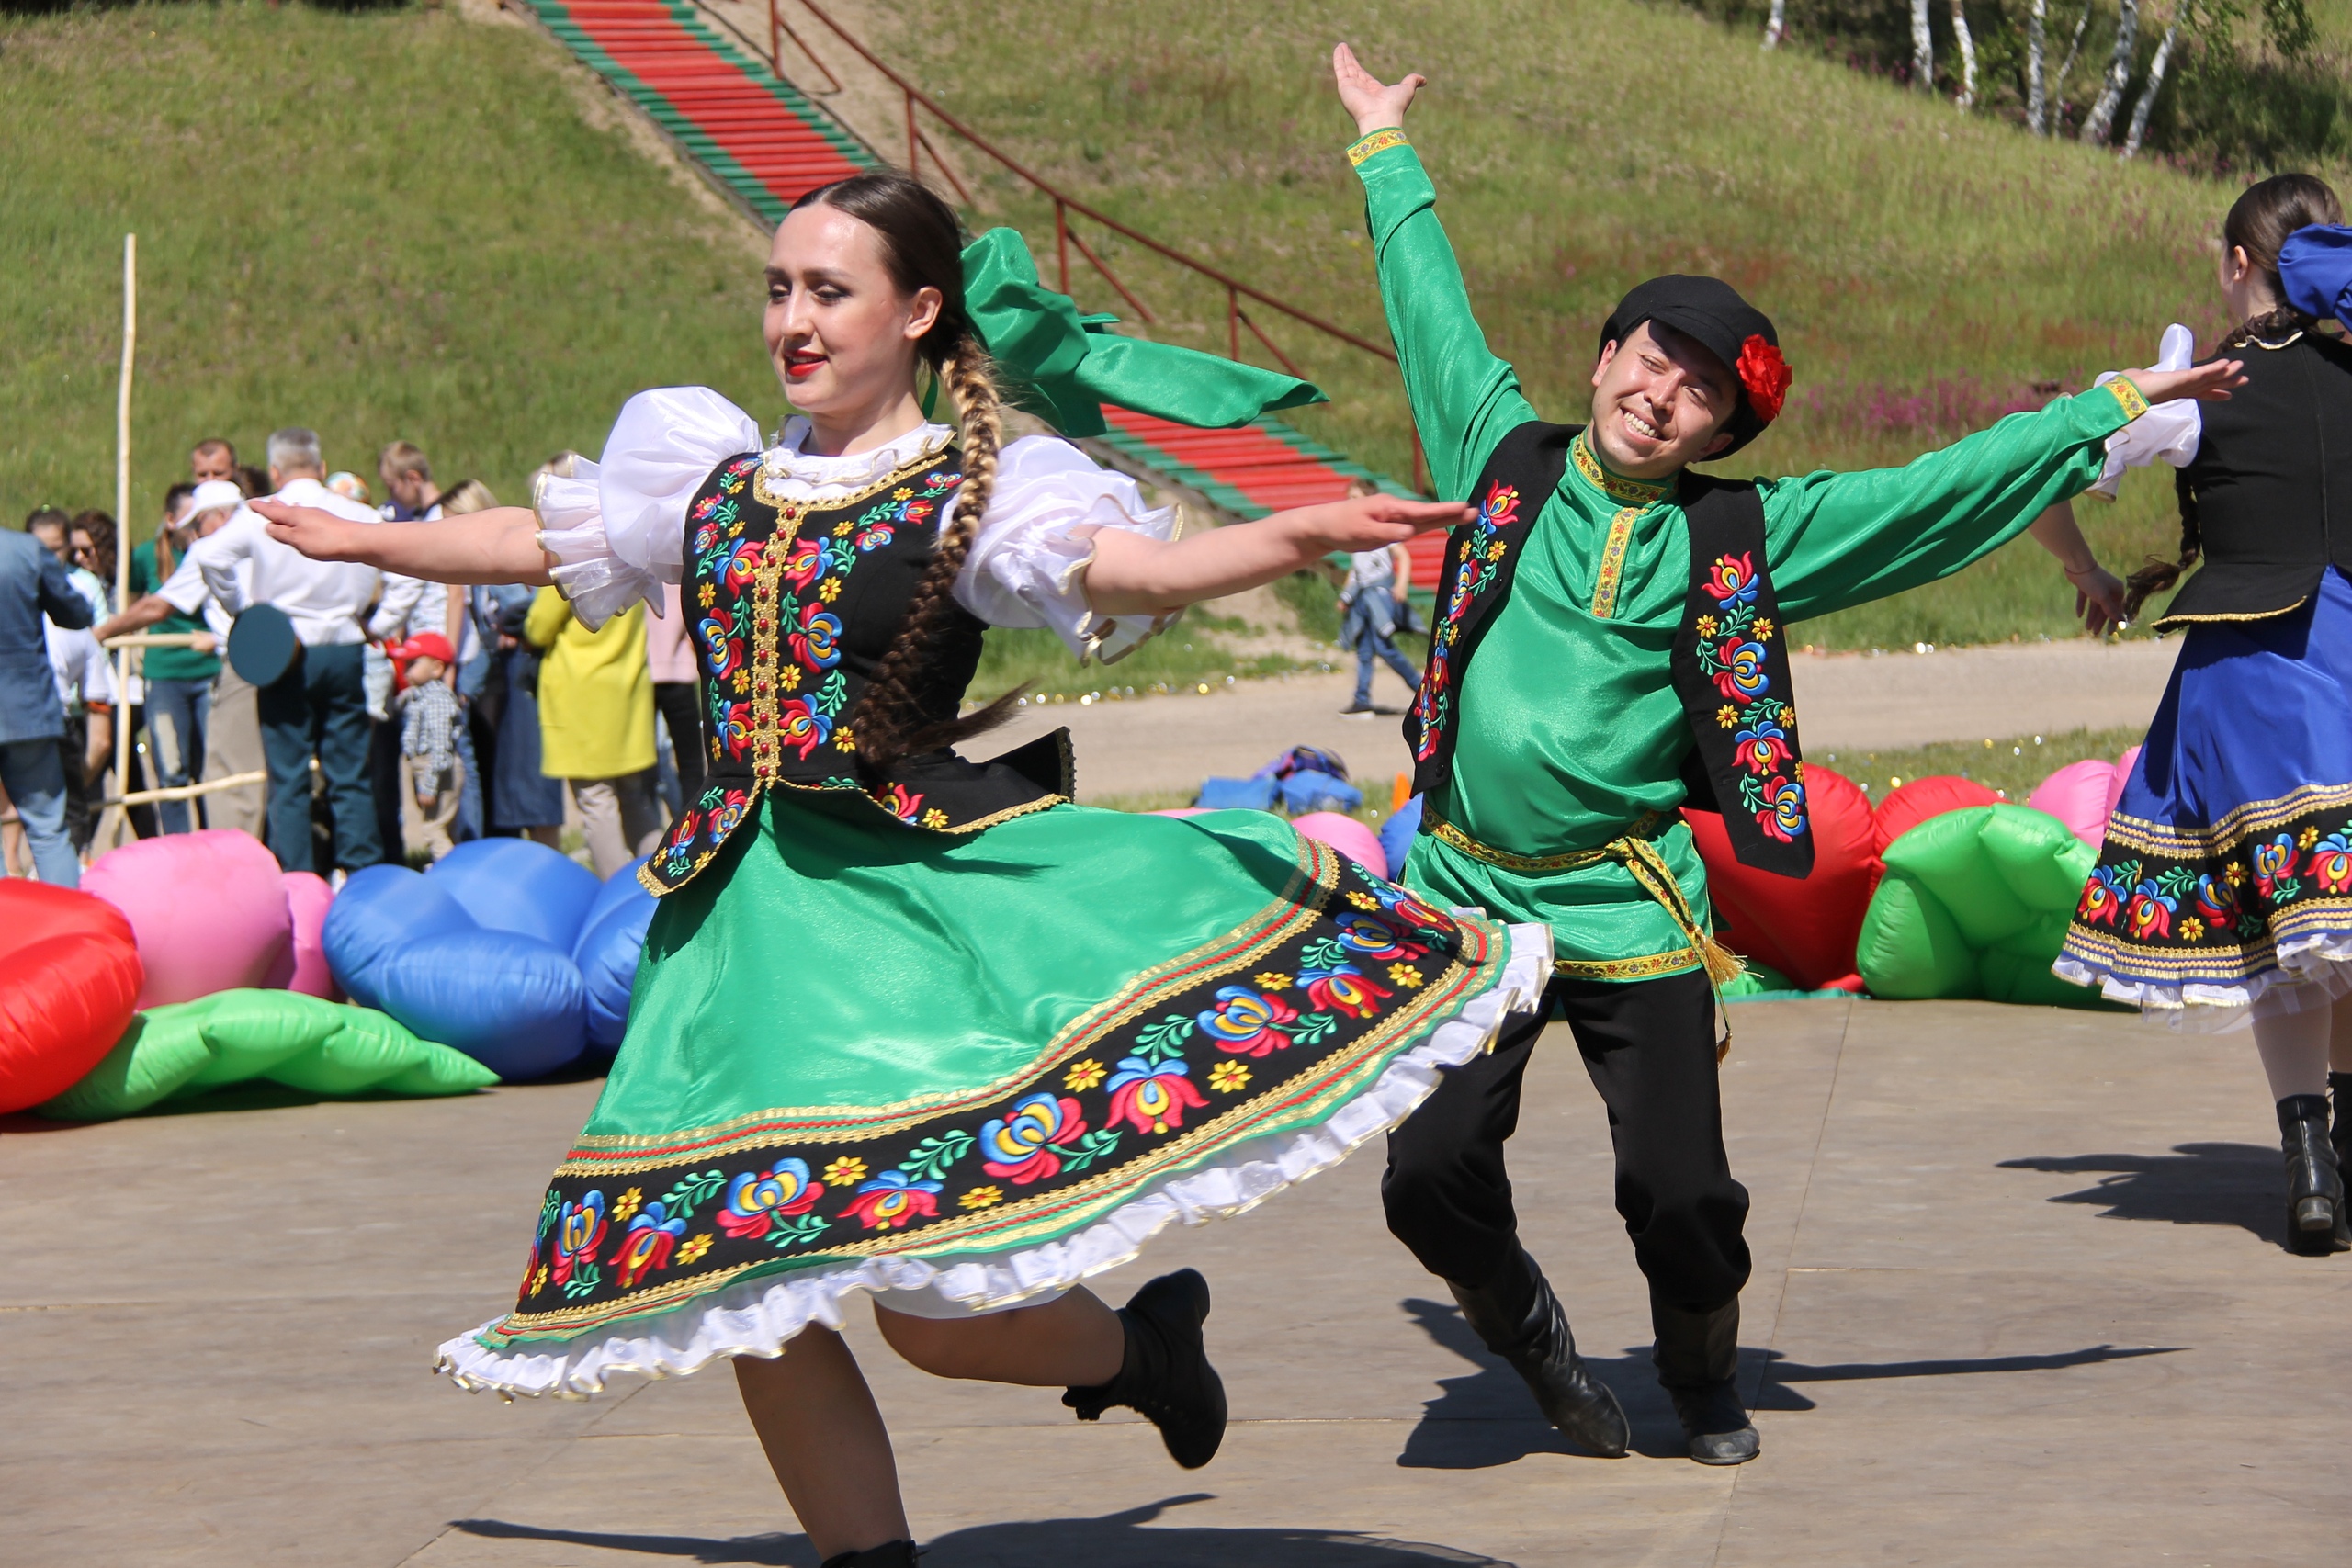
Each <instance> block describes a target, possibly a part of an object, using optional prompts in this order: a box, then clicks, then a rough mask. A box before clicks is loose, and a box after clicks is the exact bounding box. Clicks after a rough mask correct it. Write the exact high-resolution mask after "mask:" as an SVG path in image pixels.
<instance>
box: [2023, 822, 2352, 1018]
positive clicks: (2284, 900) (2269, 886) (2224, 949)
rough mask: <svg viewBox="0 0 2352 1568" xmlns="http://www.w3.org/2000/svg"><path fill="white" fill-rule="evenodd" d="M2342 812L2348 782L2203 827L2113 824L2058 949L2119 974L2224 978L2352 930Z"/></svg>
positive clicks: (2351, 841) (2350, 859)
mask: <svg viewBox="0 0 2352 1568" xmlns="http://www.w3.org/2000/svg"><path fill="white" fill-rule="evenodd" d="M2347 807H2352V786H2346V785H2325V786H2322V785H2312V786H2309V787H2307V788H2306V789H2301V790H2297V791H2296V792H2294V794H2292V795H2289V796H2287V797H2286V798H2285V799H2283V800H2278V801H2256V802H2251V803H2249V804H2247V805H2246V806H2243V807H2239V808H2238V809H2237V810H2236V811H2233V812H2232V813H2230V814H2229V816H2227V817H2225V818H2222V823H2221V824H2218V825H2216V826H2215V827H2213V828H2211V829H2205V830H2204V831H2202V832H2198V831H2194V830H2191V831H2186V832H2184V831H2182V830H2179V829H2165V828H2162V827H2160V826H2159V825H2158V824H2155V823H2152V822H2144V821H2141V820H2139V819H2136V818H2116V819H2115V825H2114V826H2110V829H2109V835H2108V840H2107V843H2106V846H2105V847H2104V848H2103V849H2101V850H2100V852H2099V861H2098V865H2097V866H2095V867H2094V868H2093V869H2092V871H2091V874H2090V877H2089V879H2088V880H2087V881H2086V882H2085V883H2084V885H2083V891H2082V896H2081V897H2080V898H2079V899H2078V900H2077V901H2076V903H2075V915H2074V919H2073V921H2072V923H2071V925H2070V926H2069V928H2068V930H2067V932H2066V942H2065V951H2066V952H2067V953H2069V954H2071V955H2073V956H2075V957H2077V958H2082V959H2085V960H2086V961H2088V962H2091V963H2094V964H2099V965H2101V966H2102V967H2105V968H2108V969H2110V970H2112V971H2114V972H2115V973H2116V974H2118V975H2120V976H2132V975H2143V974H2144V975H2157V976H2163V977H2165V978H2167V979H2181V978H2186V979H2189V980H2195V979H2198V978H2210V979H2212V980H2215V981H2219V982H2226V981H2228V980H2232V979H2235V978H2241V977H2243V976H2247V975H2251V974H2254V973H2256V972H2257V971H2259V970H2261V969H2265V968H2268V967H2270V966H2272V965H2273V964H2275V963H2276V962H2277V958H2276V954H2277V950H2278V942H2279V941H2280V940H2282V939H2285V938H2290V937H2300V936H2307V935H2310V934H2312V933H2313V932H2317V931H2352V812H2348V811H2347ZM2119 827H2120V831H2119V830H2118V828H2119ZM2134 840H2139V841H2138V842H2135V841H2134ZM2152 840H2153V841H2154V843H2155V844H2159V845H2161V844H2164V843H2165V842H2167V841H2168V842H2169V843H2170V844H2171V845H2173V846H2177V847H2175V848H2171V849H2166V848H2161V847H2149V845H2150V842H2151V841H2152ZM2102 928H2103V929H2102Z"/></svg>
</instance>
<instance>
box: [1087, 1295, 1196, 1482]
mask: <svg viewBox="0 0 2352 1568" xmlns="http://www.w3.org/2000/svg"><path fill="white" fill-rule="evenodd" d="M1208 1315H1209V1282H1208V1281H1207V1280H1204V1279H1202V1278H1201V1275H1200V1271H1199V1270H1198V1269H1178V1270H1177V1271H1176V1272H1175V1273H1173V1274H1162V1275H1161V1276H1160V1277H1159V1279H1157V1280H1152V1281H1151V1282H1150V1283H1148V1284H1147V1285H1145V1286H1144V1288H1143V1289H1142V1290H1140V1291H1137V1292H1136V1293H1135V1295H1134V1296H1133V1297H1131V1298H1130V1299H1129V1300H1128V1302H1127V1304H1126V1305H1125V1306H1124V1307H1122V1308H1120V1309H1119V1322H1120V1323H1121V1324H1122V1325H1124V1326H1125V1329H1126V1331H1127V1355H1126V1359H1125V1360H1124V1361H1122V1362H1121V1363H1120V1364H1119V1375H1118V1376H1117V1377H1115V1378H1113V1379H1112V1380H1111V1381H1110V1382H1106V1383H1103V1384H1100V1385H1098V1386H1097V1387H1094V1388H1074V1389H1071V1390H1069V1392H1068V1393H1064V1394H1063V1395H1062V1403H1063V1404H1067V1405H1069V1407H1070V1408H1071V1409H1072V1410H1075V1411H1077V1412H1078V1418H1079V1419H1080V1420H1081V1421H1092V1420H1095V1419H1097V1418H1099V1417H1100V1416H1102V1414H1103V1412H1104V1411H1105V1410H1108V1409H1110V1408H1111V1407H1112V1406H1113V1405H1114V1404H1116V1405H1125V1407H1126V1408H1127V1409H1129V1410H1132V1411H1134V1412H1136V1414H1137V1415H1138V1416H1142V1417H1143V1418H1144V1419H1145V1420H1147V1421H1148V1422H1150V1423H1151V1424H1152V1425H1153V1426H1155V1427H1159V1440H1160V1441H1161V1442H1164V1443H1166V1444H1167V1445H1168V1457H1169V1458H1170V1459H1172V1460H1174V1461H1176V1462H1177V1463H1178V1464H1180V1465H1182V1466H1183V1467H1184V1468H1185V1469H1186V1470H1198V1469H1200V1468H1201V1466H1203V1465H1204V1464H1206V1463H1208V1461H1211V1460H1213V1459H1215V1458H1216V1450H1217V1445H1218V1444H1219V1443H1221V1442H1223V1441H1224V1440H1225V1382H1224V1380H1223V1379H1221V1378H1219V1377H1218V1376H1217V1375H1216V1368H1215V1367H1212V1366H1210V1365H1209V1353H1208V1347H1207V1345H1206V1344H1204V1342H1203V1340H1202V1337H1201V1324H1202V1321H1203V1320H1204V1319H1205V1318H1206V1317H1207V1316H1208Z"/></svg>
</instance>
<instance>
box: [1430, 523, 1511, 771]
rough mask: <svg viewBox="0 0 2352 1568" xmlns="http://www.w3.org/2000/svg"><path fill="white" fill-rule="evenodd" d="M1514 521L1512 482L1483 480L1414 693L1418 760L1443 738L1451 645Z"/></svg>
mask: <svg viewBox="0 0 2352 1568" xmlns="http://www.w3.org/2000/svg"><path fill="white" fill-rule="evenodd" d="M1518 521H1519V491H1518V489H1517V487H1515V486H1512V485H1507V484H1504V483H1503V482H1502V481H1501V480H1499V479H1498V480H1496V481H1495V482H1494V483H1492V484H1490V485H1488V486H1487V498H1486V499H1485V500H1484V501H1482V502H1479V503H1478V515H1477V516H1476V518H1474V519H1472V520H1471V522H1470V524H1469V525H1468V527H1469V530H1470V532H1469V536H1468V537H1467V538H1465V539H1464V540H1463V541H1462V543H1461V545H1460V549H1461V559H1460V563H1459V564H1458V565H1457V566H1456V567H1455V569H1454V572H1453V581H1452V582H1450V583H1448V584H1447V585H1446V593H1447V597H1446V602H1445V610H1444V613H1443V614H1442V615H1441V616H1440V617H1439V621H1438V627H1437V635H1436V636H1434V637H1431V638H1430V659H1429V664H1428V666H1427V667H1426V668H1425V669H1423V670H1422V671H1421V683H1420V686H1419V688H1418V689H1417V690H1416V691H1415V692H1414V693H1413V722H1414V724H1415V725H1416V726H1417V727H1418V728H1419V730H1420V734H1419V737H1418V738H1417V739H1416V740H1415V742H1414V746H1413V760H1414V761H1417V762H1426V761H1429V760H1430V758H1431V757H1434V756H1436V755H1437V753H1438V749H1439V748H1440V747H1441V746H1442V745H1443V744H1444V743H1445V730H1446V725H1447V723H1448V722H1449V721H1450V720H1451V719H1452V718H1453V649H1454V646H1455V645H1456V644H1457V643H1459V642H1460V641H1461V640H1462V623H1463V621H1464V618H1465V617H1467V616H1468V615H1469V614H1470V607H1471V606H1472V605H1473V604H1476V603H1477V600H1478V596H1479V595H1480V594H1481V593H1484V592H1486V591H1487V589H1489V588H1491V587H1493V586H1494V584H1495V581H1496V580H1497V579H1498V578H1499V577H1500V576H1501V575H1502V562H1503V557H1504V556H1505V555H1506V554H1508V553H1509V552H1510V546H1509V545H1508V544H1506V543H1504V541H1503V540H1502V539H1501V538H1500V537H1499V535H1500V534H1501V533H1502V531H1503V530H1504V529H1505V528H1508V527H1510V526H1511V525H1513V524H1515V523H1517V522H1518Z"/></svg>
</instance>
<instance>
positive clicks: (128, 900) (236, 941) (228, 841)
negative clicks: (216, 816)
mask: <svg viewBox="0 0 2352 1568" xmlns="http://www.w3.org/2000/svg"><path fill="white" fill-rule="evenodd" d="M82 890H83V891H84V892H85V893H95V894H96V895H97V896H98V897H101V898H103V899H105V900H106V901H107V903H109V904H112V905H113V906H114V907H115V908H118V909H120V910H121V911H122V912H123V915H124V917H125V918H126V919H129V920H130V930H131V934H132V935H134V936H135V937H137V938H138V941H139V959H140V962H141V964H143V965H145V967H146V972H147V982H146V984H145V985H144V986H143V987H141V988H140V992H139V1005H140V1006H141V1007H142V1008H150V1007H161V1006H164V1005H165V1004H167V1003H170V1002H188V1001H194V1000H195V999H196V998H198V997H209V996H210V995H211V994H212V993H213V992H215V991H229V990H235V989H238V988H240V987H266V986H268V985H271V984H272V983H273V979H274V978H275V979H277V980H283V979H284V978H285V977H287V976H290V975H291V974H292V973H293V970H292V967H291V966H290V965H289V964H288V963H287V958H288V953H289V951H290V950H291V948H292V946H293V942H294V917H293V912H292V911H291V910H290V909H289V908H288V907H287V901H286V880H285V877H284V875H283V874H281V873H280V872H279V871H278V869H277V856H275V855H273V854H271V853H270V852H269V851H267V850H266V849H265V848H263V847H262V844H261V842H260V840H256V839H254V838H252V837H250V836H249V835H247V834H244V833H239V832H236V831H233V830H232V829H226V828H212V829H206V830H204V831H202V832H198V833H172V834H166V835H165V836H164V837H163V838H160V839H142V840H140V841H139V842H138V843H135V844H125V845H123V846H122V847H121V848H120V849H119V850H109V851H107V852H106V853H105V854H102V855H100V856H99V857H98V858H97V860H96V862H95V863H92V864H91V866H90V869H89V870H87V871H85V872H84V873H83V874H82Z"/></svg>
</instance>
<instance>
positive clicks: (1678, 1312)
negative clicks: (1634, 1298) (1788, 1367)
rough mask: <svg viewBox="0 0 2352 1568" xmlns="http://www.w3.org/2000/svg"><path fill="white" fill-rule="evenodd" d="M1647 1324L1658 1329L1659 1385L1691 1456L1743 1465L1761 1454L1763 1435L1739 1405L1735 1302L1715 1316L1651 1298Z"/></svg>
mask: <svg viewBox="0 0 2352 1568" xmlns="http://www.w3.org/2000/svg"><path fill="white" fill-rule="evenodd" d="M1650 1325H1651V1326H1652V1327H1654V1328H1656V1329H1657V1352H1656V1360H1657V1381H1658V1382H1662V1383H1664V1384H1665V1385H1666V1392H1667V1393H1668V1394H1670V1395H1672V1396H1673V1399H1674V1413H1675V1415H1677V1416H1680V1417H1681V1418H1682V1431H1683V1435H1684V1436H1685V1437H1687V1438H1690V1440H1691V1458H1692V1459H1695V1460H1697V1461H1699V1462H1700V1463H1701V1464H1746V1463H1747V1461H1749V1460H1752V1459H1754V1458H1755V1457H1756V1456H1757V1455H1758V1453H1760V1452H1761V1451H1763V1448H1764V1438H1763V1436H1762V1434H1760V1433H1758V1431H1757V1430H1756V1424H1755V1423H1754V1422H1753V1421H1750V1420H1749V1419H1748V1418H1747V1406H1746V1405H1744V1404H1740V1402H1739V1382H1738V1372H1739V1298H1738V1297H1737V1296H1734V1297H1733V1298H1732V1299H1731V1300H1729V1301H1727V1302H1725V1303H1724V1304H1723V1305H1721V1306H1719V1307H1717V1308H1715V1309H1714V1310H1713V1312H1685V1311H1683V1310H1682V1309H1681V1308H1680V1307H1674V1306H1668V1305H1667V1304H1666V1303H1664V1302H1661V1301H1659V1300H1658V1299H1657V1297H1656V1296H1655V1295H1653V1296H1652V1297H1651V1298H1650Z"/></svg>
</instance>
